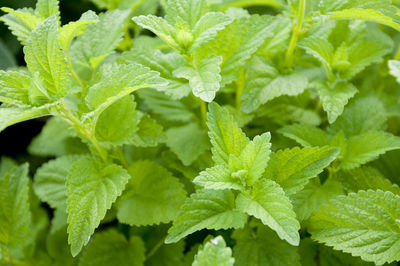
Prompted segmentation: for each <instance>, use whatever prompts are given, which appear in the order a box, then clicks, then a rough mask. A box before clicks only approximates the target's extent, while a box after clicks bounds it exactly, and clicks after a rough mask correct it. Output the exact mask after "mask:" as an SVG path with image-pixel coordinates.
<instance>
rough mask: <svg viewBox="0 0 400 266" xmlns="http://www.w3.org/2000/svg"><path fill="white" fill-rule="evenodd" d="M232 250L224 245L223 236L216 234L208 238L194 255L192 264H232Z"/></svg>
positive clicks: (203, 265) (200, 265)
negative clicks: (214, 236)
mask: <svg viewBox="0 0 400 266" xmlns="http://www.w3.org/2000/svg"><path fill="white" fill-rule="evenodd" d="M234 262H235V259H234V258H232V250H231V249H230V248H229V247H227V246H226V244H225V241H224V238H223V237H222V236H217V237H216V238H213V239H210V241H208V242H207V243H206V244H205V245H204V247H203V248H202V249H200V250H199V252H198V253H197V254H196V255H195V257H194V261H193V264H192V265H193V266H209V265H221V266H233V263H234Z"/></svg>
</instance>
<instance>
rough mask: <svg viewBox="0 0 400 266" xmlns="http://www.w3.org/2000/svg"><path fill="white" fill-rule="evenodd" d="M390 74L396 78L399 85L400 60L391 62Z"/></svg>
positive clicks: (389, 62)
mask: <svg viewBox="0 0 400 266" xmlns="http://www.w3.org/2000/svg"><path fill="white" fill-rule="evenodd" d="M388 65H389V72H390V74H391V75H392V76H393V77H395V78H396V80H397V83H400V61H399V60H389V61H388Z"/></svg>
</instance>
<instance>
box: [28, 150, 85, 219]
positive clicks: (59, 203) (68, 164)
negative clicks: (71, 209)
mask: <svg viewBox="0 0 400 266" xmlns="http://www.w3.org/2000/svg"><path fill="white" fill-rule="evenodd" d="M83 158H86V156H80V155H69V156H62V157H59V158H57V159H54V160H51V161H49V162H47V163H45V164H43V165H42V166H41V167H40V168H39V169H38V170H37V171H36V174H35V177H34V183H33V189H34V191H35V193H36V195H37V196H38V197H39V198H40V200H41V201H43V202H46V203H48V204H49V205H50V207H52V208H59V209H61V210H64V211H65V209H66V207H67V205H66V204H67V196H66V194H65V193H66V186H65V182H66V180H67V176H68V174H69V173H70V171H71V168H72V165H73V164H74V163H75V162H77V161H78V160H81V159H83Z"/></svg>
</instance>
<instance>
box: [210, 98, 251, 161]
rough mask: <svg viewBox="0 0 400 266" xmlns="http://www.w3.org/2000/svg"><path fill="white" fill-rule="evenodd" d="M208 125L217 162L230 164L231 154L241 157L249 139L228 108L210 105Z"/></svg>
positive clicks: (214, 104) (214, 158)
mask: <svg viewBox="0 0 400 266" xmlns="http://www.w3.org/2000/svg"><path fill="white" fill-rule="evenodd" d="M208 109H209V111H208V113H207V126H208V129H209V133H208V135H209V137H210V141H211V144H212V146H213V147H212V149H211V151H212V154H213V160H214V162H215V163H216V164H223V165H228V159H229V155H230V154H232V155H235V156H236V157H239V156H240V154H241V152H242V151H243V149H244V148H245V146H246V145H247V144H248V143H249V139H248V138H247V137H246V135H245V134H244V133H243V131H242V130H241V129H240V128H239V127H238V126H237V124H236V123H235V121H234V120H233V117H232V116H231V115H230V114H229V112H228V110H226V109H223V108H222V107H220V106H219V105H218V104H216V103H211V104H209V105H208Z"/></svg>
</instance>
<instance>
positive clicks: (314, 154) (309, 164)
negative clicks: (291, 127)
mask: <svg viewBox="0 0 400 266" xmlns="http://www.w3.org/2000/svg"><path fill="white" fill-rule="evenodd" d="M338 154H339V150H338V149H336V148H332V147H328V146H325V147H321V148H319V147H315V148H310V147H306V148H303V149H300V148H298V147H296V148H293V149H286V150H282V151H278V152H277V153H274V154H272V156H271V159H270V161H269V163H268V167H267V169H266V170H265V173H264V177H266V178H268V179H271V180H274V181H275V182H277V183H278V184H279V185H280V186H281V187H282V188H283V190H284V191H285V193H286V194H287V195H289V196H290V195H293V194H295V193H296V192H298V191H300V190H302V189H303V188H304V186H305V185H306V184H307V183H308V182H309V180H310V179H311V178H313V177H315V176H317V175H319V174H320V173H321V172H322V171H323V170H324V168H325V167H327V166H328V165H329V164H330V163H331V162H332V161H333V160H335V159H336V157H337V156H338Z"/></svg>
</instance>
